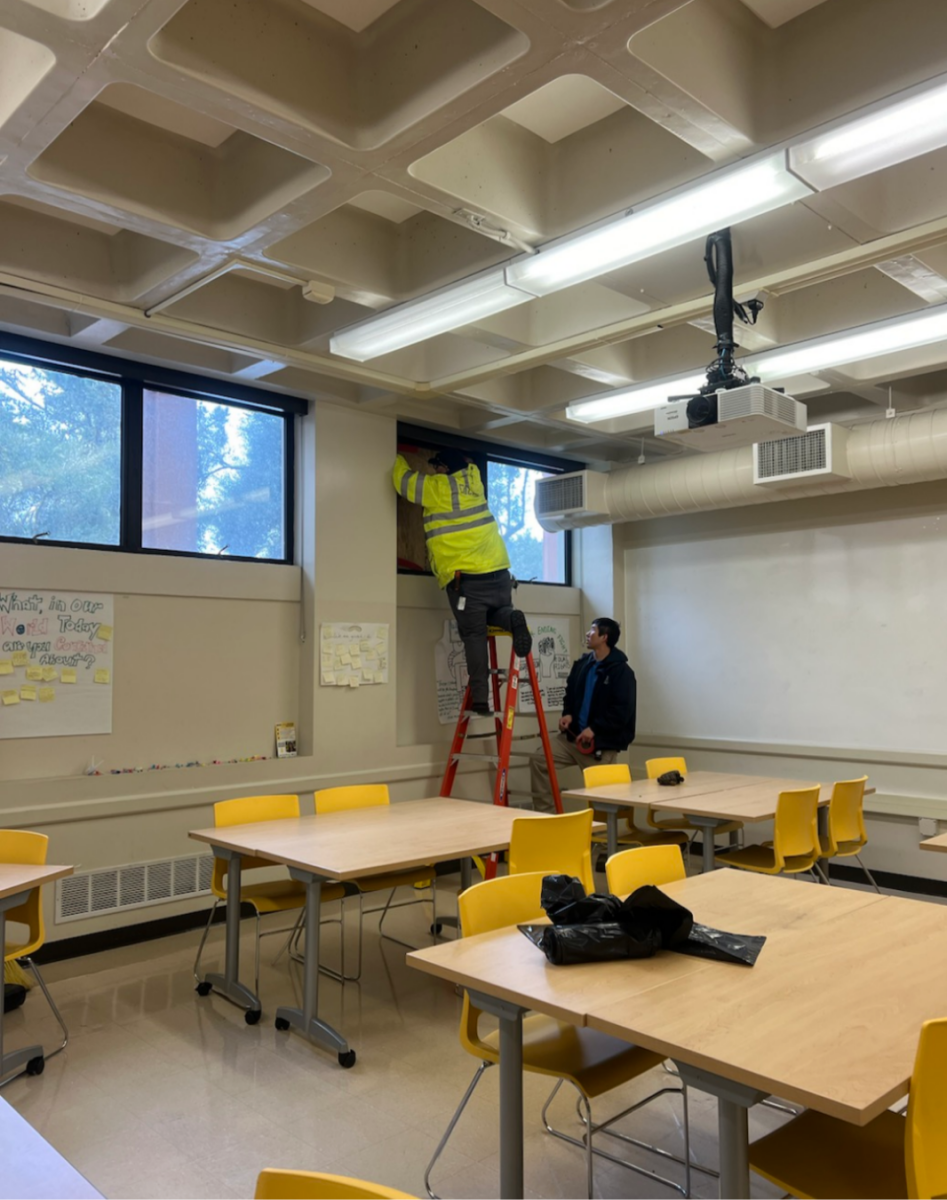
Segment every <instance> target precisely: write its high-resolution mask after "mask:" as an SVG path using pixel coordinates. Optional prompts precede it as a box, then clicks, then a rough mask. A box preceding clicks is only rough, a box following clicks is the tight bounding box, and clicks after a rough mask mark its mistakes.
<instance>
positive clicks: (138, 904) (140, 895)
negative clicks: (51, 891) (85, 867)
mask: <svg viewBox="0 0 947 1200" xmlns="http://www.w3.org/2000/svg"><path fill="white" fill-rule="evenodd" d="M213 870H214V857H213V855H212V854H188V855H186V856H185V857H183V858H164V859H159V860H157V861H155V862H149V863H131V864H129V865H128V866H123V867H103V868H102V869H101V870H98V871H83V872H81V873H79V874H76V875H70V876H68V878H66V879H60V880H58V881H57V883H56V913H55V920H56V924H57V925H59V924H62V922H64V921H79V920H81V919H82V918H83V917H91V916H100V915H102V914H104V913H111V912H119V911H123V910H124V909H128V908H146V907H148V906H149V905H152V904H167V903H168V901H170V900H181V899H184V898H186V897H188V896H202V895H206V894H207V892H209V891H210V881H211V875H212V874H213Z"/></svg>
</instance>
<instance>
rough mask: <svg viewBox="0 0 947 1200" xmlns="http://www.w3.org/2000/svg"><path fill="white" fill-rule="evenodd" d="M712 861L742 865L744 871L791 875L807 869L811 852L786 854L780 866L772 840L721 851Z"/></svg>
mask: <svg viewBox="0 0 947 1200" xmlns="http://www.w3.org/2000/svg"><path fill="white" fill-rule="evenodd" d="M714 861H715V862H718V863H720V864H721V865H722V866H729V867H742V868H743V869H744V870H746V871H760V872H762V873H763V874H764V875H779V874H786V875H792V874H795V873H797V872H799V871H808V870H809V868H810V867H811V866H812V855H811V854H787V855H786V857H785V859H784V860H783V863H784V865H783V866H782V867H780V866H779V865H778V863H777V861H776V851H775V850H774V849H773V843H772V842H763V844H762V845H758V846H744V847H743V848H742V849H741V850H733V851H730V852H729V853H728V852H727V851H721V852H720V853H719V854H715V855H714Z"/></svg>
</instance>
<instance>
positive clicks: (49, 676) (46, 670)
mask: <svg viewBox="0 0 947 1200" xmlns="http://www.w3.org/2000/svg"><path fill="white" fill-rule="evenodd" d="M55 678H56V668H55V667H43V683H52V682H53V680H54V679H55Z"/></svg>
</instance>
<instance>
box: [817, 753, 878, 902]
mask: <svg viewBox="0 0 947 1200" xmlns="http://www.w3.org/2000/svg"><path fill="white" fill-rule="evenodd" d="M867 782H868V776H867V775H863V776H862V777H861V779H843V780H840V781H839V782H838V783H836V784H835V785H834V787H833V788H832V798H831V799H830V800H829V820H828V833H827V834H826V836H825V837H822V838H821V843H822V857H823V858H854V860H855V861H856V862H857V863H858V865H859V866H860V867H861V869H862V870H863V871H864V872H865V875H866V876H867V877H868V882H869V883H870V884H871V886H872V887H873V888H874V889H875V891H876V892H879V893H880V892H881V888H880V887H879V886H878V884H877V883H875V878H874V876H873V875H872V873H871V871H869V870H868V868H867V867H866V866H865V864H864V863H863V862H862V860H861V857H860V855H859V853H858V852H859V850H863V849H864V848H865V847H866V846H867V845H868V834H867V832H866V831H865V814H864V812H863V809H862V806H863V804H864V801H865V784H866V783H867Z"/></svg>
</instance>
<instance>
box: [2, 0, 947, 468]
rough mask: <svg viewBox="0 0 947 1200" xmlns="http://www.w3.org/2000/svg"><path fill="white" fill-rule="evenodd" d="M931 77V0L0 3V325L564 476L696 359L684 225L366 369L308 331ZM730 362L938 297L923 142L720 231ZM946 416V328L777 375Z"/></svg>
mask: <svg viewBox="0 0 947 1200" xmlns="http://www.w3.org/2000/svg"><path fill="white" fill-rule="evenodd" d="M941 75H944V76H945V77H947V4H944V3H943V0H897V2H895V0H689V2H687V3H682V2H681V0H184V2H183V3H182V0H144V2H143V0H0V329H4V330H7V331H10V332H15V333H20V334H29V335H34V336H39V337H44V338H51V339H54V340H58V341H62V342H66V343H69V344H72V345H76V346H80V347H85V348H92V349H95V350H97V351H103V352H106V353H109V352H114V353H121V354H123V355H130V356H132V357H140V358H144V359H150V360H153V361H156V362H161V363H176V364H180V365H182V366H184V367H186V368H188V369H192V370H199V371H204V372H208V373H211V374H220V375H224V376H228V377H231V378H236V379H240V380H245V381H248V382H249V381H252V382H255V383H259V384H260V385H262V386H264V387H272V388H276V389H283V390H287V391H291V392H293V393H295V394H302V395H306V396H310V397H313V398H315V399H321V400H328V401H330V402H336V403H343V404H352V405H358V406H360V407H362V408H364V409H365V410H368V411H378V412H383V413H388V414H392V415H399V416H404V417H405V418H408V419H410V420H413V421H422V422H425V423H430V424H434V425H437V426H440V427H443V428H445V429H451V430H458V431H463V432H465V433H468V434H470V435H472V436H475V437H476V436H481V437H487V438H490V439H491V440H494V441H501V442H508V443H510V444H515V445H518V446H526V447H535V448H537V449H542V450H546V451H549V452H554V453H561V454H566V455H569V456H570V457H573V458H577V459H581V460H584V461H587V462H590V463H594V464H596V465H602V464H605V463H608V462H628V461H632V462H633V461H635V460H636V459H637V458H638V455H639V453H640V451H641V448H642V446H643V447H644V449H645V452H646V454H647V455H648V456H649V458H650V457H657V456H660V455H661V454H663V453H665V452H667V447H665V446H663V445H658V444H656V443H655V442H654V440H653V439H652V438H650V437H649V436H648V427H649V425H650V418H649V416H648V415H647V414H645V415H644V416H642V415H641V414H638V415H637V416H635V417H629V418H622V419H613V420H611V421H606V422H601V423H599V424H597V425H594V424H593V425H582V424H578V423H576V422H574V421H572V420H569V419H568V418H567V416H566V413H565V406H566V405H567V404H569V403H570V402H572V401H575V400H578V399H581V398H583V397H586V396H590V395H598V394H601V393H602V392H603V391H607V390H608V389H610V388H616V387H619V386H622V385H625V386H627V385H628V384H629V383H637V382H644V381H647V380H649V379H654V378H660V377H661V376H664V375H672V374H675V373H682V374H683V373H686V372H688V371H693V370H694V369H697V370H698V371H699V370H700V369H701V368H702V367H703V366H704V365H705V364H706V363H707V361H708V360H709V359H710V357H711V354H712V344H713V336H712V320H711V295H710V285H709V283H708V281H707V276H706V271H705V268H704V264H703V239H702V238H701V239H698V240H696V241H694V242H691V243H689V244H687V245H684V246H679V247H677V248H675V249H673V250H668V251H666V252H664V253H661V254H658V255H655V256H653V257H651V258H647V259H646V260H644V261H641V262H637V263H635V264H633V265H631V266H627V267H623V268H621V269H619V270H613V271H611V272H609V273H608V274H605V275H600V276H598V277H597V278H594V279H592V280H590V281H588V282H585V283H581V284H578V285H576V286H573V287H569V288H566V289H564V290H562V291H559V292H556V293H554V294H552V295H549V296H546V297H544V298H542V299H536V300H532V301H530V302H529V303H524V304H521V305H520V306H519V307H515V308H512V309H509V310H508V311H506V312H500V313H497V314H494V315H491V316H488V317H484V318H481V319H478V320H477V321H476V322H475V323H473V324H470V325H467V326H464V327H462V328H458V329H455V330H453V331H451V332H449V333H444V334H440V335H439V336H436V337H432V338H429V339H428V340H426V341H421V342H418V343H417V344H415V345H412V346H409V347H407V348H405V349H402V350H398V351H395V352H393V353H389V354H385V355H383V356H381V357H377V358H372V359H369V360H368V361H366V362H364V363H359V362H354V361H351V360H349V359H347V358H343V357H340V356H339V355H335V354H333V353H332V352H331V350H330V338H331V337H332V335H333V334H335V333H337V332H338V331H339V330H341V329H344V328H345V327H347V326H350V325H352V324H355V323H357V322H359V321H363V320H365V319H366V318H367V317H370V316H371V315H372V314H373V313H377V312H380V311H382V310H385V309H387V308H390V307H392V306H394V305H398V304H400V303H403V302H405V301H408V300H412V299H415V298H418V297H422V296H425V295H426V294H428V293H430V292H432V291H434V290H435V289H438V288H442V287H445V286H446V285H450V284H452V283H455V282H456V281H458V280H462V279H465V278H466V277H468V276H470V275H472V274H475V273H477V272H479V271H482V270H486V269H488V268H493V267H497V266H498V265H502V264H505V263H507V262H509V261H511V260H513V259H516V258H520V257H522V255H523V254H524V253H528V252H529V251H530V250H531V249H532V248H536V247H541V246H542V245H543V244H544V243H547V242H549V241H550V240H551V239H555V238H559V237H562V236H564V235H568V234H570V233H573V232H574V231H577V230H580V229H582V228H583V227H585V226H588V225H590V224H593V223H595V222H599V221H602V220H604V219H606V218H609V217H611V216H613V215H615V214H621V213H624V212H626V211H627V210H628V209H633V208H635V207H636V206H638V205H640V204H642V203H643V202H646V201H651V200H653V199H655V198H656V197H659V196H660V195H661V194H662V193H664V192H667V191H668V190H670V189H674V188H680V187H682V186H685V185H688V184H690V183H692V182H693V181H696V180H698V179H700V178H701V177H702V176H705V175H707V174H708V173H709V172H711V171H713V170H715V169H717V168H719V167H722V166H726V165H727V164H730V163H736V162H738V161H739V160H741V159H743V158H747V157H749V156H752V155H755V154H758V153H759V152H761V151H763V150H765V149H766V148H767V147H770V146H775V145H781V144H783V143H786V142H790V141H791V140H792V139H794V138H798V137H799V136H800V135H802V134H804V133H805V132H806V131H808V130H811V129H813V128H815V127H817V126H819V125H821V124H823V123H825V122H829V121H833V120H836V119H838V118H842V117H844V116H845V115H846V114H849V113H852V112H854V111H855V110H858V109H860V108H862V107H864V106H865V105H870V104H873V103H876V102H878V101H879V100H882V99H884V98H885V97H889V96H893V95H895V94H897V93H899V92H900V91H902V90H903V89H906V88H911V87H914V86H915V85H918V84H920V83H923V82H924V81H927V80H933V79H936V78H937V77H939V76H941ZM733 238H734V251H735V266H736V287H737V294H738V295H740V296H748V295H751V294H752V295H760V296H761V297H762V298H763V299H764V301H765V308H764V310H763V314H762V316H761V318H760V322H759V324H758V326H757V327H756V328H754V329H748V330H745V331H744V330H740V329H738V340H740V341H741V343H742V345H743V346H744V348H745V349H746V350H747V351H748V352H759V351H761V350H765V349H768V348H771V347H773V346H779V345H784V344H787V343H791V342H795V341H799V340H805V339H809V338H812V337H815V336H818V335H820V334H822V333H829V332H832V331H836V330H839V329H845V328H848V327H851V326H855V325H860V324H863V323H865V322H869V321H874V320H880V319H883V318H887V317H892V316H897V315H900V314H904V313H910V312H916V311H921V310H925V309H927V308H928V307H929V306H931V305H934V304H942V303H944V302H945V301H947V149H941V150H934V151H932V152H929V153H926V154H922V155H921V156H919V157H915V158H912V159H910V160H909V161H907V162H904V163H902V164H900V165H897V166H892V167H887V168H885V169H883V170H879V171H876V172H874V173H873V174H869V175H865V176H863V177H862V178H860V179H857V180H855V181H853V182H849V183H845V184H842V185H839V186H837V187H834V188H831V189H829V190H826V191H821V192H818V193H815V194H813V195H812V196H809V197H807V198H806V199H803V200H797V201H796V202H795V203H793V204H790V205H787V206H786V207H783V208H780V209H778V210H776V211H774V212H770V213H767V214H765V215H763V216H759V217H754V218H752V219H750V220H747V221H744V222H742V223H741V224H738V225H735V226H734V229H733ZM792 390H793V391H794V393H795V394H796V395H797V396H798V397H799V398H800V399H803V400H805V401H806V403H807V404H808V405H809V411H810V420H817V419H820V418H826V417H832V418H833V419H841V420H857V419H863V418H864V417H865V416H869V415H881V414H882V413H883V412H884V410H885V409H886V408H888V406H889V403H890V404H891V405H892V406H893V407H895V408H897V409H899V410H907V409H916V408H918V407H923V406H926V405H941V404H944V403H947V343H941V344H937V345H933V346H926V347H924V348H923V349H915V350H912V351H902V352H899V353H895V354H890V355H887V356H885V357H884V358H879V359H874V360H871V361H870V362H865V363H861V364H854V365H852V366H849V367H845V368H844V369H843V368H835V369H833V370H831V371H823V372H821V373H819V374H817V375H810V376H806V377H805V378H803V379H798V380H794V381H793V387H792Z"/></svg>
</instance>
